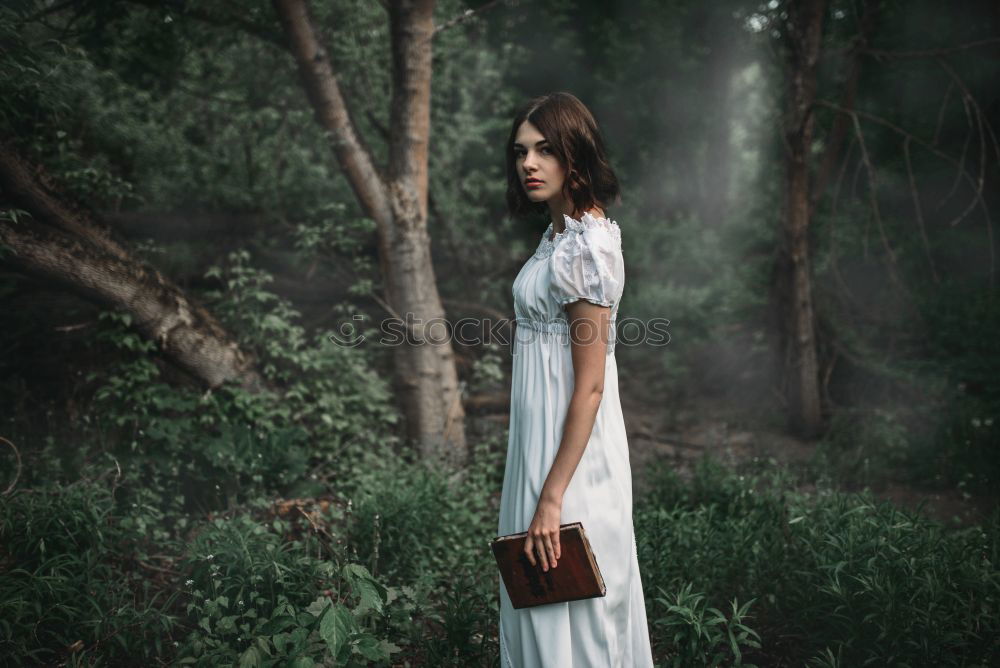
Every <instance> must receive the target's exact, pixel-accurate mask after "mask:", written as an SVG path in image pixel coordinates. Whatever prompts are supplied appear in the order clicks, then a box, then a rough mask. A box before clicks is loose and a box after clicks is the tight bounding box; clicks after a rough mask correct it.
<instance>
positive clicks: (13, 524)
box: [0, 480, 177, 665]
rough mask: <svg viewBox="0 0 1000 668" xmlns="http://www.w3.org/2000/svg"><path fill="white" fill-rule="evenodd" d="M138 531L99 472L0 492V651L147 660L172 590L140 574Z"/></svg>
mask: <svg viewBox="0 0 1000 668" xmlns="http://www.w3.org/2000/svg"><path fill="white" fill-rule="evenodd" d="M144 538H145V535H144V534H143V533H142V532H141V531H138V530H137V527H136V525H135V524H133V523H130V522H127V521H125V520H124V518H123V517H121V516H120V515H119V514H118V512H117V509H116V506H115V500H114V496H113V492H112V490H111V488H110V486H109V485H108V484H107V482H105V481H100V480H80V481H76V482H74V483H71V484H68V485H52V486H49V487H46V488H44V489H35V490H31V491H27V492H18V493H15V494H14V495H13V496H12V497H9V498H7V497H0V545H2V546H3V547H2V548H0V555H2V561H0V563H2V564H3V567H2V569H0V655H3V656H4V657H6V658H7V659H9V660H11V661H12V662H13V663H14V665H43V664H44V665H55V664H56V663H57V662H60V661H65V660H70V659H71V660H72V661H73V662H74V665H89V663H90V662H92V661H95V660H104V661H108V662H115V661H120V662H135V661H141V662H144V663H145V662H150V663H151V662H153V661H154V660H155V658H156V657H158V656H160V655H161V654H163V653H164V651H165V648H164V644H165V638H166V637H167V636H168V634H169V633H170V632H171V631H172V629H173V628H174V626H175V624H176V618H175V616H174V615H173V614H172V613H171V611H170V609H171V606H172V605H173V602H174V601H175V600H176V599H177V593H176V592H173V591H171V590H169V589H161V588H158V587H156V586H154V584H153V583H152V582H151V581H149V580H148V579H147V572H144V570H143V568H142V564H141V563H140V560H139V559H138V558H137V556H138V555H136V554H135V551H136V550H137V549H138V546H139V545H140V543H141V542H142V541H143V540H144Z"/></svg>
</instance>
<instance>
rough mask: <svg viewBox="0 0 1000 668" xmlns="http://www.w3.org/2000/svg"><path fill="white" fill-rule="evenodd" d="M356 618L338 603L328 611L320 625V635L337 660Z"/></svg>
mask: <svg viewBox="0 0 1000 668" xmlns="http://www.w3.org/2000/svg"><path fill="white" fill-rule="evenodd" d="M353 621H354V618H353V617H351V613H350V612H349V611H348V610H347V608H345V607H344V606H343V605H342V604H340V603H336V604H334V605H332V606H330V608H329V609H328V610H327V611H326V614H324V615H323V618H322V619H321V620H320V623H319V635H320V637H321V638H322V639H323V640H324V641H325V642H326V645H327V647H329V648H330V653H331V654H332V655H333V657H334V658H335V659H336V658H337V656H338V655H339V654H340V649H341V648H342V647H343V646H344V643H345V642H347V636H348V635H349V634H350V631H351V626H352V623H351V622H353Z"/></svg>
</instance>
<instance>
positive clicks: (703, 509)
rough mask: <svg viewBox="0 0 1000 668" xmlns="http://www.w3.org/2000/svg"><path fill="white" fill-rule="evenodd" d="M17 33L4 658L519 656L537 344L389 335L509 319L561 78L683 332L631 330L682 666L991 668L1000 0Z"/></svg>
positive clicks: (5, 393) (632, 433)
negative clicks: (509, 530)
mask: <svg viewBox="0 0 1000 668" xmlns="http://www.w3.org/2000/svg"><path fill="white" fill-rule="evenodd" d="M0 50H2V58H0V313H2V316H3V324H4V327H3V328H2V329H0V351H2V352H0V406H2V409H0V420H2V422H0V437H2V438H0V446H2V448H3V454H2V460H0V461H2V465H0V470H2V472H3V474H4V476H3V481H2V482H0V484H2V486H3V489H2V490H0V491H2V492H3V497H2V501H0V536H2V540H0V619H2V620H3V623H2V624H0V656H3V657H4V659H3V661H6V662H9V663H11V664H32V665H37V664H46V665H53V664H57V663H58V664H66V663H72V665H93V664H97V663H101V662H103V663H106V664H111V665H151V664H153V663H154V662H162V663H173V662H180V663H195V664H198V665H202V664H204V665H210V664H212V665H214V664H215V663H220V662H221V663H226V664H231V663H240V664H241V665H294V666H312V665H314V663H321V662H324V661H325V662H326V664H325V665H359V666H360V665H398V666H403V665H428V666H430V665H434V666H441V665H455V666H468V665H497V661H498V655H497V652H498V648H497V637H496V587H497V585H498V583H497V580H496V577H495V571H494V570H493V569H494V566H493V564H492V563H491V557H490V555H489V553H488V551H487V550H486V549H485V547H484V546H485V544H486V541H487V540H488V539H489V538H491V537H492V536H493V535H494V532H495V528H496V519H495V518H496V504H497V501H498V495H499V490H500V483H501V479H502V475H503V465H504V457H505V454H506V438H507V432H506V424H507V415H506V410H507V399H508V397H509V388H510V378H509V371H510V354H509V353H510V351H509V348H508V347H507V346H505V345H503V342H486V343H483V342H482V341H472V342H471V344H469V345H466V344H465V343H463V342H460V341H457V340H455V339H454V338H453V339H452V340H451V342H450V344H449V345H444V346H436V347H435V346H419V345H386V344H380V343H379V339H380V338H381V334H380V331H379V324H380V323H381V322H382V321H383V320H384V319H386V318H390V317H393V316H400V317H402V315H403V314H406V313H412V314H414V315H415V316H416V317H419V318H422V319H423V320H424V321H425V322H426V321H429V320H432V319H434V318H445V319H447V322H448V323H450V324H451V325H454V324H455V323H457V322H458V321H459V320H460V319H462V318H475V319H478V320H487V321H488V322H487V324H486V325H484V326H483V327H482V328H478V327H466V328H465V329H464V330H462V331H463V333H464V334H465V335H466V336H471V333H472V332H475V331H479V329H482V331H483V333H485V331H486V330H488V329H489V328H490V325H491V324H494V323H496V322H498V321H503V320H506V319H508V318H511V317H513V309H512V296H511V283H512V281H513V278H514V276H515V275H516V273H517V271H518V269H519V268H520V266H521V264H522V263H523V262H524V261H525V259H526V258H527V257H528V256H529V255H530V254H531V253H532V252H533V251H534V249H535V247H536V245H537V243H538V240H539V236H540V234H541V231H542V229H544V227H545V225H546V219H545V218H544V217H543V218H540V219H538V220H526V221H517V220H510V219H508V218H507V216H506V212H505V210H504V205H503V203H504V197H503V192H504V188H505V185H506V184H505V183H504V173H503V166H504V154H503V150H504V145H503V144H504V141H505V139H506V136H507V133H508V132H509V130H510V128H509V122H510V118H512V117H513V114H514V111H515V109H516V107H517V105H519V104H521V103H522V102H523V101H525V100H526V99H528V98H529V97H531V96H534V95H537V94H540V93H544V92H549V91H554V90H566V91H570V92H572V93H573V94H575V95H577V96H578V97H579V98H580V99H581V100H583V101H584V103H586V104H587V105H588V106H589V107H590V108H591V110H592V111H593V112H594V114H595V116H596V117H597V119H598V121H599V123H600V124H601V127H602V130H603V133H604V135H605V139H606V141H607V144H608V147H609V149H610V151H611V158H612V164H613V166H614V167H615V169H616V171H617V174H618V176H619V179H620V181H621V182H622V185H623V190H624V196H623V202H622V203H621V204H620V205H618V206H613V207H610V208H609V209H608V213H609V215H610V217H612V218H613V219H615V220H616V221H618V223H619V225H620V226H621V229H622V236H623V247H624V248H623V250H624V255H625V258H626V263H627V272H628V278H627V282H626V292H625V297H624V299H623V302H622V307H621V312H620V314H619V322H621V321H622V320H624V319H631V318H634V319H636V321H648V320H649V319H651V318H665V319H668V320H669V321H670V324H669V332H670V337H669V344H668V345H665V346H663V345H654V344H653V343H651V342H648V341H647V342H644V343H642V342H640V343H638V344H636V345H625V344H623V343H621V342H620V343H619V344H618V347H617V351H616V355H617V357H618V365H619V374H620V378H621V386H622V392H623V397H622V400H623V405H624V408H625V413H626V422H627V426H628V429H629V442H630V445H631V446H632V467H633V473H634V477H635V483H636V488H635V489H636V496H635V504H636V512H635V517H636V529H637V538H638V543H639V548H640V562H641V566H642V569H643V581H644V588H645V593H646V597H647V609H648V612H649V618H650V632H651V636H652V638H653V642H654V649H655V653H656V656H657V659H658V661H661V662H663V663H664V665H677V666H688V665H713V664H714V665H738V664H741V663H742V664H749V663H754V664H756V665H762V666H784V665H803V664H808V665H816V666H853V665H861V664H863V663H865V662H872V663H874V664H875V665H956V666H959V665H961V666H986V665H993V664H995V663H996V662H997V661H998V660H1000V646H998V641H997V637H998V628H997V622H996V620H997V619H998V613H1000V610H998V608H1000V598H998V597H1000V576H998V572H997V566H996V564H997V559H998V557H1000V554H998V553H1000V513H998V511H997V498H996V485H997V481H998V478H1000V412H998V406H1000V382H998V378H1000V337H998V335H997V331H998V329H1000V301H998V298H997V289H998V286H997V281H998V277H997V251H998V248H1000V244H998V240H997V234H996V229H995V222H996V212H997V211H998V210H1000V197H998V193H1000V188H998V185H1000V179H998V166H1000V140H998V138H997V130H996V128H997V127H998V126H1000V98H998V96H997V90H998V89H997V86H996V81H997V80H998V74H1000V8H998V5H997V4H996V3H995V2H986V1H982V2H974V1H970V2H963V3H959V4H943V3H939V2H929V1H923V0H912V1H908V2H902V1H899V0H884V1H878V0H867V1H862V0H855V1H842V0H801V1H796V2H788V1H778V0H772V1H771V2H766V3H758V2H746V1H735V0H720V1H718V2H711V3H707V2H694V1H680V0H671V1H666V2H665V1H657V2H652V1H645V0H632V1H630V2H614V3H609V2H564V1H561V0H558V1H556V0H553V1H548V2H533V3H519V2H512V1H509V0H508V1H507V2H496V1H494V2H487V3H481V2H475V3H473V2H468V3H467V2H460V1H459V0H438V2H436V3H433V2H430V1H429V0H425V1H424V2H406V3H403V2H393V1H390V0H385V1H383V2H363V1H341V0H337V1H335V2H327V3H316V2H314V3H311V4H308V6H306V5H304V4H303V3H301V2H297V1H291V0H287V1H286V0H275V1H274V2H273V3H266V2H251V3H241V4H238V3H227V2H214V3H185V2H166V3H153V2H143V1H140V0H135V1H129V2H126V1H110V2H109V1H105V0H80V1H75V2H74V1H70V2H31V1H27V0H15V1H14V2H7V3H5V5H4V7H3V8H2V9H0ZM500 331H501V332H502V333H503V334H505V335H506V336H507V337H508V340H509V329H508V328H501V329H500ZM358 334H364V335H365V340H364V342H363V343H361V344H360V345H353V346H351V345H338V344H337V343H335V342H334V341H332V340H331V335H339V336H340V337H341V338H342V339H345V340H346V339H352V338H354V337H356V336H357V335H358ZM425 335H432V336H433V335H434V333H433V332H430V333H429V332H424V331H422V330H420V329H419V328H417V329H416V330H415V331H414V332H413V333H412V336H413V337H414V340H416V339H419V338H420V337H421V336H425ZM440 335H441V329H440V328H438V330H437V336H438V337H440ZM627 335H628V332H626V331H619V336H620V337H626V336H627ZM466 343H468V340H467V341H466ZM679 555H683V556H679Z"/></svg>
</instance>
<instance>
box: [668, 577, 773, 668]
mask: <svg viewBox="0 0 1000 668" xmlns="http://www.w3.org/2000/svg"><path fill="white" fill-rule="evenodd" d="M660 592H661V593H663V596H659V597H656V598H655V599H654V603H656V604H657V608H655V609H660V608H663V609H665V613H666V614H665V616H663V617H660V618H658V619H655V620H654V621H653V625H654V626H660V627H663V630H664V633H666V634H667V639H668V642H669V643H670V645H671V646H672V647H673V648H674V651H673V653H672V654H671V657H670V665H671V666H673V668H682V667H683V666H694V665H698V666H719V665H722V664H723V663H724V662H725V663H726V665H734V666H744V665H745V666H753V664H749V663H746V664H745V663H743V655H742V652H741V651H740V648H741V647H760V636H758V635H757V632H756V631H754V630H753V629H751V628H750V627H748V626H747V625H745V624H744V623H743V620H744V619H746V618H747V614H748V612H749V610H750V606H751V605H752V604H753V601H752V600H751V601H748V602H746V603H744V604H743V605H742V606H740V605H739V603H738V602H737V601H735V600H734V601H733V603H732V610H731V611H730V614H729V616H728V617H727V616H726V615H725V614H724V613H723V612H722V611H721V610H719V609H718V608H713V607H706V603H705V596H704V595H702V594H697V593H692V592H691V584H690V583H688V584H687V585H685V586H684V587H683V588H682V589H681V590H680V591H678V592H676V594H675V595H674V596H673V597H672V598H667V596H668V595H667V592H665V591H663V589H662V588H660ZM654 614H655V613H654ZM730 661H731V663H730Z"/></svg>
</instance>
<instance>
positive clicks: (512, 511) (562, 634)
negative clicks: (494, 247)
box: [497, 213, 653, 668]
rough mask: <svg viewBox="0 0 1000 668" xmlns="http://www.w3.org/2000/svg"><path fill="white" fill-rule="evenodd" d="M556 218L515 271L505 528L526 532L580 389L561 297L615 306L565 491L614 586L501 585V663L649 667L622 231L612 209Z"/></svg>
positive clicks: (522, 667)
mask: <svg viewBox="0 0 1000 668" xmlns="http://www.w3.org/2000/svg"><path fill="white" fill-rule="evenodd" d="M565 221H566V229H565V230H564V231H563V232H561V233H560V234H558V235H556V237H555V239H554V240H552V241H550V240H549V237H550V236H551V234H552V224H551V223H550V224H549V227H548V229H547V230H545V233H544V234H543V235H542V239H541V242H540V243H539V245H538V249H537V250H536V251H535V253H534V255H533V256H532V257H531V258H530V259H529V260H528V261H527V262H526V263H525V265H524V266H523V267H522V268H521V271H520V273H518V275H517V278H516V279H515V280H514V288H513V292H514V313H515V317H516V321H515V322H516V326H515V334H514V341H513V373H512V383H511V393H510V398H511V407H510V434H509V438H508V443H507V463H506V467H505V469H504V480H503V491H502V493H501V497H500V520H499V524H498V527H497V531H498V535H506V534H512V533H519V532H521V531H527V530H528V527H529V526H530V524H531V520H532V518H533V517H534V514H535V508H536V505H537V503H538V496H539V494H540V493H541V491H542V485H543V484H544V483H545V478H546V476H547V475H548V473H549V469H550V468H551V466H552V462H553V460H554V459H555V456H556V453H557V452H558V450H559V444H560V442H561V439H562V434H563V424H564V422H565V418H566V412H567V409H568V408H569V402H570V398H571V397H572V394H573V376H574V372H573V358H572V355H571V349H570V340H569V325H568V322H567V320H566V312H565V311H564V310H563V306H564V305H565V304H568V303H570V302H574V301H576V300H578V299H586V300H587V301H590V302H593V303H595V304H600V305H602V306H610V307H611V331H610V332H609V334H608V349H607V357H606V364H605V367H604V369H605V371H604V374H605V376H604V395H603V398H602V400H601V403H600V407H599V409H598V412H597V418H596V420H595V422H594V430H593V432H592V433H591V436H590V441H588V443H587V448H586V450H585V451H584V454H583V457H582V459H581V460H580V463H579V465H578V466H577V468H576V471H575V472H574V474H573V477H572V479H571V480H570V484H569V486H568V487H567V488H566V492H565V494H564V496H563V505H562V515H561V518H560V523H561V524H566V523H569V522H577V521H579V522H582V523H583V528H584V530H585V531H586V532H587V538H588V539H589V541H590V545H591V548H592V549H593V551H594V556H595V557H596V559H597V565H598V568H600V570H601V574H602V576H603V577H604V582H605V585H606V587H607V594H606V595H605V596H603V597H598V598H591V599H583V600H578V601H569V602H566V603H553V604H549V605H541V606H536V607H531V608H521V609H515V608H514V607H513V606H512V605H511V603H510V598H509V597H508V596H507V590H506V589H505V587H504V585H503V581H502V580H500V579H499V575H498V576H497V578H498V583H499V589H500V628H499V631H500V666H501V668H652V666H653V657H652V652H651V649H650V641H649V630H648V628H647V625H646V605H645V601H644V600H643V593H642V581H641V579H640V576H639V560H638V557H637V554H636V547H635V531H634V528H633V525H632V475H631V468H630V465H629V455H628V441H627V438H626V434H625V421H624V418H623V417H622V409H621V401H620V399H619V395H618V365H617V363H616V361H615V356H614V346H615V337H614V329H615V327H614V324H615V319H616V317H617V313H618V303H619V300H620V299H621V295H622V290H623V288H624V282H625V267H624V262H623V260H622V251H621V231H620V230H619V228H618V225H617V223H615V222H613V221H611V220H608V219H607V218H598V217H594V216H592V215H591V214H589V213H585V214H583V216H581V219H580V220H575V219H574V218H571V217H570V216H565Z"/></svg>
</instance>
